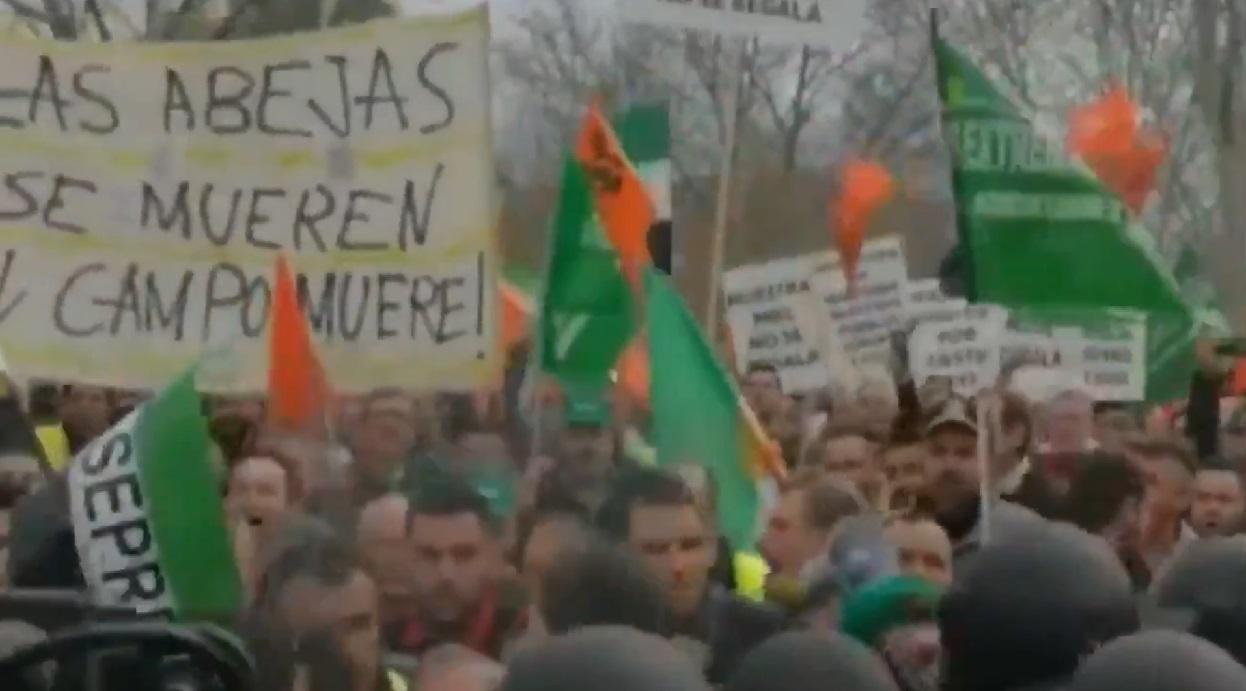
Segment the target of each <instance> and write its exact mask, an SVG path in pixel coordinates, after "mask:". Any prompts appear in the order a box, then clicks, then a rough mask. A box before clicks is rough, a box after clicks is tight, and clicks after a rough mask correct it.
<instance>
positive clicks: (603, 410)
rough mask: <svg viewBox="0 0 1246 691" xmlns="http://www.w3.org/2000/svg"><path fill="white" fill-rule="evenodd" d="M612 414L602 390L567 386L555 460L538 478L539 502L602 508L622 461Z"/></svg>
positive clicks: (592, 510)
mask: <svg viewBox="0 0 1246 691" xmlns="http://www.w3.org/2000/svg"><path fill="white" fill-rule="evenodd" d="M610 416H611V412H610V404H609V402H608V401H607V400H606V398H605V397H604V396H603V395H602V393H601V392H600V391H593V390H589V391H582V390H579V389H575V388H570V389H568V391H567V392H566V413H565V419H564V425H563V427H562V429H561V430H560V431H559V433H558V438H557V446H556V449H555V458H554V462H553V465H552V467H550V468H547V469H543V470H545V471H546V472H545V474H544V476H543V477H541V478H540V479H539V480H538V489H537V500H538V502H539V503H550V502H553V503H556V504H564V505H565V504H575V505H578V506H579V507H580V509H581V510H582V511H583V512H584V513H585V514H587V515H593V514H595V513H596V512H597V511H598V510H599V509H600V508H601V506H602V504H603V503H604V502H605V500H606V497H607V495H608V494H609V493H610V485H611V482H612V481H613V479H614V477H615V475H616V474H617V472H618V469H619V465H620V463H621V459H620V458H619V456H620V454H619V444H618V440H617V438H616V436H615V433H614V430H613V429H612V428H611V426H610Z"/></svg>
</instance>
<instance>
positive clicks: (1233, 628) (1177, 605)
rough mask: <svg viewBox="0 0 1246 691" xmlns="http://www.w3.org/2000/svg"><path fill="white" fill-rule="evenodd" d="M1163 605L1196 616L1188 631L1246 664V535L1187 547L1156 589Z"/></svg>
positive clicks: (1162, 575)
mask: <svg viewBox="0 0 1246 691" xmlns="http://www.w3.org/2000/svg"><path fill="white" fill-rule="evenodd" d="M1152 593H1153V594H1154V595H1155V598H1156V601H1157V604H1158V605H1159V606H1160V607H1161V608H1163V609H1165V610H1175V611H1176V612H1177V613H1179V614H1184V615H1187V616H1190V617H1192V621H1191V622H1190V623H1189V627H1188V630H1189V632H1190V633H1192V634H1194V635H1196V636H1199V637H1202V638H1205V639H1207V640H1208V641H1211V642H1212V643H1215V644H1216V645H1218V646H1220V647H1221V648H1224V649H1225V650H1226V651H1228V653H1229V654H1230V655H1232V656H1233V657H1235V658H1237V660H1238V662H1241V663H1243V664H1246V537H1232V538H1214V539H1209V540H1201V541H1199V542H1196V543H1194V544H1192V545H1190V546H1189V547H1187V548H1186V549H1185V550H1184V551H1182V552H1181V554H1180V555H1179V556H1178V557H1177V558H1176V559H1175V560H1174V561H1173V563H1172V564H1171V565H1170V566H1169V568H1168V570H1167V571H1166V572H1165V573H1163V574H1161V575H1160V577H1159V579H1158V580H1157V581H1156V583H1155V584H1154V585H1153V586H1152Z"/></svg>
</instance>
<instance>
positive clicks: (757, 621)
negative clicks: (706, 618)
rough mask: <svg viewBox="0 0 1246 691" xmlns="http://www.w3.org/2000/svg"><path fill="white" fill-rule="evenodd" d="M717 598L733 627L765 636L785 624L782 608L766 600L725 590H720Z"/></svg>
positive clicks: (785, 617) (785, 618)
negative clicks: (751, 598)
mask: <svg viewBox="0 0 1246 691" xmlns="http://www.w3.org/2000/svg"><path fill="white" fill-rule="evenodd" d="M718 599H719V602H720V603H721V604H720V606H721V607H722V608H723V611H724V613H725V617H726V620H727V621H728V623H729V624H730V625H731V626H733V627H738V628H742V629H744V630H747V631H750V632H756V633H757V634H758V635H761V636H763V637H765V636H769V635H771V634H773V633H776V632H777V631H779V630H781V629H782V628H783V627H784V626H785V625H786V624H787V616H786V615H785V614H784V613H783V610H781V609H779V608H778V607H775V606H774V605H772V604H770V603H768V602H754V601H752V600H749V599H747V598H744V597H741V596H740V595H737V594H735V593H729V592H726V591H721V592H720V593H719V595H718Z"/></svg>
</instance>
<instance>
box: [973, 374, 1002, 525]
mask: <svg viewBox="0 0 1246 691" xmlns="http://www.w3.org/2000/svg"><path fill="white" fill-rule="evenodd" d="M996 400H997V399H996V398H995V396H994V394H993V393H992V394H991V395H989V396H983V395H979V396H978V410H977V413H978V415H977V417H978V473H979V481H978V493H979V502H980V503H979V505H978V507H979V508H978V525H979V527H980V530H979V539H980V542H981V544H983V545H987V544H990V542H991V527H992V526H991V523H992V521H991V509H992V508H993V507H994V504H995V501H994V499H995V496H994V491H993V489H992V486H993V483H992V481H991V459H990V456H991V452H992V451H993V449H994V448H995V439H994V433H995V425H994V420H995V415H994V414H993V413H994V406H995V404H996Z"/></svg>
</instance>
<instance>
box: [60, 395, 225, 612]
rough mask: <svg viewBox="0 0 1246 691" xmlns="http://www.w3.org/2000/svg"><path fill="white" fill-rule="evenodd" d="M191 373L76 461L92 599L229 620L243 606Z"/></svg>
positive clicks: (76, 495) (76, 498)
mask: <svg viewBox="0 0 1246 691" xmlns="http://www.w3.org/2000/svg"><path fill="white" fill-rule="evenodd" d="M211 449H212V443H211V440H210V439H209V437H208V430H207V425H206V423H205V421H204V418H203V415H202V411H201V406H200V399H199V394H198V392H197V391H196V390H195V379H194V374H193V372H192V373H188V374H186V375H184V376H182V377H181V378H180V379H178V380H177V381H175V382H174V383H173V384H172V385H171V386H169V387H168V388H167V389H165V391H164V392H162V393H161V394H160V395H159V396H157V397H156V398H155V399H153V400H151V401H149V402H148V403H146V404H145V405H143V406H142V407H140V408H138V409H137V410H135V411H134V412H132V413H131V414H130V415H128V416H127V417H126V418H125V419H124V420H122V421H121V422H119V423H117V425H116V426H114V427H113V428H112V429H110V430H108V432H106V433H105V434H104V435H103V436H101V437H100V438H99V439H97V440H95V441H94V442H92V443H91V444H90V445H89V446H88V447H87V448H86V449H84V450H83V451H82V452H81V453H80V454H79V455H78V457H77V458H75V459H74V461H73V463H72V465H71V466H70V468H69V476H68V479H69V499H70V510H71V513H72V516H73V525H74V539H75V543H76V544H77V549H78V558H79V561H80V562H81V565H82V573H83V576H84V577H85V578H86V583H87V588H88V590H89V592H90V594H91V597H92V598H93V599H94V600H95V601H96V602H97V603H99V604H101V605H116V606H122V607H127V608H133V609H134V610H135V611H136V612H138V613H139V614H141V615H145V616H170V617H173V618H177V619H222V618H229V617H232V616H233V615H235V614H236V613H237V612H238V611H239V608H240V606H241V604H242V599H243V596H242V584H241V579H240V576H239V572H238V567H237V565H236V563H235V560H234V554H233V549H232V547H231V542H230V539H229V534H228V531H227V530H226V523H225V512H224V507H223V505H222V501H221V496H220V491H219V482H218V478H217V476H216V474H215V473H214V472H213V468H212V464H211V461H210V453H211Z"/></svg>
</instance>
